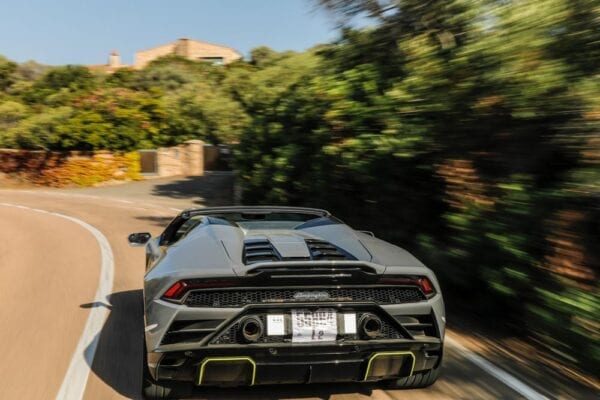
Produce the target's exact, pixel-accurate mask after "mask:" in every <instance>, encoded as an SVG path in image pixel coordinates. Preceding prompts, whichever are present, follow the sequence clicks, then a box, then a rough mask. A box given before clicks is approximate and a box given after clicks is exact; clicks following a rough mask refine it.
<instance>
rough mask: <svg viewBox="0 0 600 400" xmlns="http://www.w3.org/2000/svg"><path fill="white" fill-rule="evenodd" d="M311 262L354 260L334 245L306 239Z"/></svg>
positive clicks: (354, 258)
mask: <svg viewBox="0 0 600 400" xmlns="http://www.w3.org/2000/svg"><path fill="white" fill-rule="evenodd" d="M306 245H307V246H308V250H309V251H310V256H311V258H312V259H313V260H356V257H354V256H353V255H352V254H350V253H348V252H347V251H345V250H344V249H341V248H339V247H337V246H336V245H334V244H331V243H329V242H326V241H324V240H318V239H306Z"/></svg>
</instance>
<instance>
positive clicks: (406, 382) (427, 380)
mask: <svg viewBox="0 0 600 400" xmlns="http://www.w3.org/2000/svg"><path fill="white" fill-rule="evenodd" d="M441 369H442V357H440V360H439V361H438V363H437V365H436V366H435V367H433V368H432V369H429V370H427V371H422V372H418V373H416V374H413V375H412V376H407V377H405V378H400V379H393V380H390V381H386V382H385V383H384V386H385V387H386V389H422V388H426V387H428V386H431V385H433V384H434V383H435V381H436V380H437V378H438V377H439V376H440V371H441Z"/></svg>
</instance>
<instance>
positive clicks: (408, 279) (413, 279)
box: [379, 276, 435, 297]
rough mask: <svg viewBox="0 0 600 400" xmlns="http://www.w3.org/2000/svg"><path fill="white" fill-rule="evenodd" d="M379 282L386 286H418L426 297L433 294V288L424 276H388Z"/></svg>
mask: <svg viewBox="0 0 600 400" xmlns="http://www.w3.org/2000/svg"><path fill="white" fill-rule="evenodd" d="M379 282H380V283H382V284H388V285H406V286H418V287H419V289H421V291H422V292H423V294H424V295H425V296H427V297H431V296H433V295H434V294H435V288H434V287H433V284H432V283H431V281H430V280H429V278H427V277H426V276H389V277H383V278H381V280H380V281H379Z"/></svg>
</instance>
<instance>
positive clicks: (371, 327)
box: [359, 313, 383, 339]
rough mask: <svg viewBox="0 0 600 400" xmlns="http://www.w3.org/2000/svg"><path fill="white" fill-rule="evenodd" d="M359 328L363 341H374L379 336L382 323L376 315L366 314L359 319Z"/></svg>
mask: <svg viewBox="0 0 600 400" xmlns="http://www.w3.org/2000/svg"><path fill="white" fill-rule="evenodd" d="M359 326H360V333H361V336H362V337H363V338H364V339H375V338H378V337H379V336H381V328H382V326H383V323H382V322H381V319H380V318H379V317H378V316H377V315H375V314H371V313H366V314H363V315H362V317H360V321H359Z"/></svg>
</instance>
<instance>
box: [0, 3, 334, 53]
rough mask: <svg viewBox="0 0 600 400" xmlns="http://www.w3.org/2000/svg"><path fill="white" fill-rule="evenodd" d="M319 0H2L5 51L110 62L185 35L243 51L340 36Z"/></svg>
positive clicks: (304, 45)
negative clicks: (111, 55)
mask: <svg viewBox="0 0 600 400" xmlns="http://www.w3.org/2000/svg"><path fill="white" fill-rule="evenodd" d="M337 36H338V32H337V30H336V27H335V23H334V21H333V19H332V18H331V16H330V15H328V14H326V13H325V12H323V11H322V10H317V9H316V8H315V6H314V2H313V1H311V0H0V55H3V56H5V57H7V58H9V59H11V60H15V61H18V62H23V61H27V60H35V61H37V62H40V63H43V64H50V65H62V64H105V63H106V62H107V60H108V54H109V53H110V52H111V51H113V50H117V51H119V53H120V54H121V59H122V62H124V63H127V64H130V63H132V61H133V54H134V53H135V51H138V50H145V49H148V48H152V47H155V46H158V45H162V44H166V43H169V42H172V41H175V40H176V39H178V38H182V37H187V38H190V39H197V40H203V41H207V42H211V43H216V44H222V45H225V46H228V47H233V48H235V49H237V50H238V51H239V52H240V53H242V54H243V55H244V56H246V57H247V55H248V54H249V51H250V50H251V49H253V48H255V47H258V46H261V45H266V46H269V47H271V48H273V49H275V50H278V51H282V50H297V51H302V50H305V49H308V48H310V47H312V46H314V45H316V44H318V43H325V42H329V41H332V40H334V39H335V38H337Z"/></svg>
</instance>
